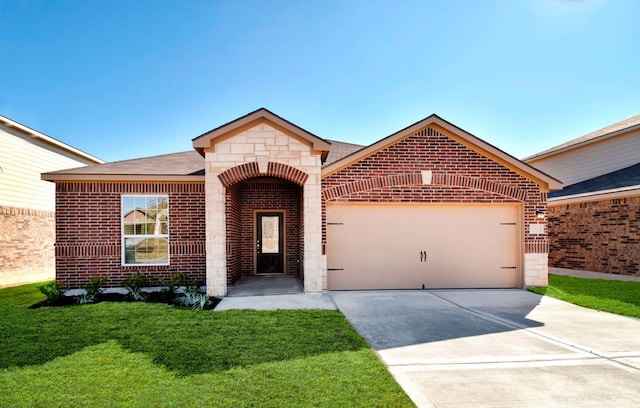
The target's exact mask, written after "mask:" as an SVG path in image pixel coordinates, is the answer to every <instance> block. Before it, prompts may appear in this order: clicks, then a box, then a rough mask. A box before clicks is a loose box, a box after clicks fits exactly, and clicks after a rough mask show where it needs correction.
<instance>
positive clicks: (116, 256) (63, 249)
mask: <svg viewBox="0 0 640 408" xmlns="http://www.w3.org/2000/svg"><path fill="white" fill-rule="evenodd" d="M155 194H158V195H160V194H162V195H168V196H169V234H170V241H169V242H170V243H169V257H170V265H168V266H145V265H136V266H122V252H121V247H122V237H121V215H120V211H121V197H122V196H123V195H155ZM204 207H205V194H204V183H115V182H114V183H107V182H104V183H103V182H94V183H75V182H69V183H66V182H58V183H56V248H55V252H56V278H57V279H60V280H63V281H64V282H65V283H67V285H68V286H70V287H72V288H79V287H84V286H85V285H86V284H87V283H88V281H89V279H90V278H91V277H93V276H98V275H109V280H108V282H107V284H106V286H107V287H114V286H122V282H123V280H124V279H125V278H126V277H128V276H130V275H131V274H133V273H135V272H137V271H141V272H142V273H144V274H145V275H146V276H147V277H148V278H149V279H150V280H151V281H152V283H155V282H154V281H156V280H157V279H158V278H159V277H168V276H169V275H170V274H171V273H178V272H179V273H184V274H186V275H187V279H188V281H189V282H193V281H200V282H203V281H204V280H205V221H204V215H205V209H204Z"/></svg>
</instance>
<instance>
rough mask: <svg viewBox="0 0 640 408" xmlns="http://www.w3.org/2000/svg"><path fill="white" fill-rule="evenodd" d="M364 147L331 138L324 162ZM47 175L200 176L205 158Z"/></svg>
mask: <svg viewBox="0 0 640 408" xmlns="http://www.w3.org/2000/svg"><path fill="white" fill-rule="evenodd" d="M362 148H363V146H360V145H356V144H352V143H343V142H336V141H331V150H330V151H329V155H328V156H327V161H326V163H325V164H329V163H332V162H334V161H336V160H339V159H341V158H343V157H345V156H348V155H350V154H351V153H353V152H356V151H358V150H360V149H362ZM46 174H47V175H52V176H54V177H55V175H69V176H73V175H78V176H80V175H83V176H91V175H95V176H100V175H105V176H114V175H117V176H127V175H132V176H147V175H157V176H199V175H204V158H203V157H202V156H201V155H200V154H199V153H198V152H197V151H195V150H189V151H186V152H179V153H170V154H164V155H160V156H152V157H143V158H140V159H131V160H122V161H117V162H112V163H104V164H97V165H93V166H86V167H79V168H74V169H68V170H60V171H54V172H51V173H46Z"/></svg>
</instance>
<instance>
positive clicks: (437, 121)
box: [322, 114, 562, 191]
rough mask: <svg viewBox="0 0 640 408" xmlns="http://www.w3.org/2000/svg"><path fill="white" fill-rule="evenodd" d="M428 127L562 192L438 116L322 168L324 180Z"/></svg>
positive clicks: (551, 181)
mask: <svg viewBox="0 0 640 408" xmlns="http://www.w3.org/2000/svg"><path fill="white" fill-rule="evenodd" d="M427 127H431V128H433V129H435V130H437V131H438V132H441V133H443V134H444V135H446V136H447V137H450V138H452V139H453V140H455V141H457V142H458V143H461V144H463V145H465V146H466V147H468V148H470V149H472V150H474V151H477V152H479V153H480V154H483V155H485V156H487V157H489V158H491V159H492V160H495V161H497V162H499V163H501V164H502V165H503V166H505V167H507V168H509V169H511V170H513V171H515V172H516V173H518V174H521V175H523V176H524V177H527V178H529V179H531V180H533V181H535V182H536V183H538V184H540V185H541V186H543V188H544V189H546V190H549V191H553V190H558V189H561V188H562V183H561V182H560V181H558V180H556V179H555V178H553V177H551V176H549V175H548V174H545V173H543V172H542V171H540V170H538V169H536V168H534V167H532V166H530V165H528V164H526V163H524V162H522V161H520V160H518V159H516V158H515V157H513V156H511V155H510V154H508V153H505V152H504V151H502V150H500V149H498V148H497V147H495V146H493V145H491V144H489V143H487V142H485V141H484V140H482V139H479V138H477V137H476V136H474V135H472V134H471V133H468V132H466V131H465V130H463V129H461V128H459V127H457V126H455V125H453V124H451V123H450V122H447V121H446V120H444V119H442V118H441V117H439V116H438V115H436V114H432V115H431V116H428V117H427V118H425V119H423V120H421V121H418V122H416V123H414V124H413V125H410V126H408V127H406V128H404V129H402V130H400V131H398V132H396V133H394V134H392V135H390V136H387V137H385V138H384V139H381V140H379V141H378V142H376V143H374V144H372V145H370V146H367V147H365V148H362V149H360V150H357V151H355V152H354V153H352V154H350V155H347V156H345V157H343V158H341V159H339V160H336V161H334V162H333V163H331V164H329V165H326V166H324V167H323V168H322V176H323V177H327V176H329V175H331V174H334V173H336V172H338V171H340V170H341V169H343V168H345V167H347V166H349V165H351V164H353V163H355V162H358V161H360V160H362V159H364V158H366V157H368V156H371V155H373V154H375V153H377V152H379V151H381V150H383V149H385V148H387V147H389V146H391V145H393V144H395V143H397V142H399V141H400V140H403V139H405V138H407V137H410V136H412V135H414V134H416V133H417V132H419V131H421V130H422V129H425V128H427ZM425 170H426V169H425Z"/></svg>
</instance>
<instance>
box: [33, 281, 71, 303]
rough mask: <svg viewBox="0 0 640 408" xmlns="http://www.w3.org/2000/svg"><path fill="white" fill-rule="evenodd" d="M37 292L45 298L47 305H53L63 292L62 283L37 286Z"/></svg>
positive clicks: (54, 282) (52, 282) (55, 282)
mask: <svg viewBox="0 0 640 408" xmlns="http://www.w3.org/2000/svg"><path fill="white" fill-rule="evenodd" d="M38 290H39V291H40V292H41V293H42V294H43V295H45V296H46V297H47V301H48V302H49V303H54V302H56V301H57V300H58V299H60V297H61V296H62V295H63V294H64V292H65V287H64V282H63V281H59V280H55V281H51V282H47V283H45V284H43V285H40V286H38Z"/></svg>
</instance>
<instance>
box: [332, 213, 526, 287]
mask: <svg viewBox="0 0 640 408" xmlns="http://www.w3.org/2000/svg"><path fill="white" fill-rule="evenodd" d="M518 211H519V207H517V206H501V205H496V206H485V205H476V206H473V205H451V206H449V205H446V206H445V205H428V206H423V205H415V206H411V205H409V206H406V205H405V206H393V205H388V206H387V205H351V204H349V205H328V206H327V221H328V225H327V260H328V267H329V271H328V285H329V289H333V290H340V289H418V288H422V287H423V285H424V286H425V287H426V288H482V287H495V288H500V287H516V286H517V285H518V273H519V270H518V263H517V255H516V254H517V242H518V241H517V239H518V232H517V231H518V228H517V223H516V221H517V218H518ZM425 255H426V259H425Z"/></svg>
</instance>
